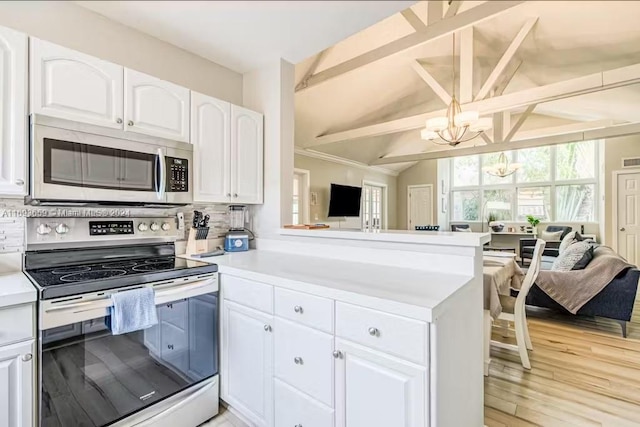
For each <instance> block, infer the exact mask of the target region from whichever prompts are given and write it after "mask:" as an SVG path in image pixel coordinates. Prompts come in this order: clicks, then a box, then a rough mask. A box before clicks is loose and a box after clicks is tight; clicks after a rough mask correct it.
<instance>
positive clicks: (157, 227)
mask: <svg viewBox="0 0 640 427" xmlns="http://www.w3.org/2000/svg"><path fill="white" fill-rule="evenodd" d="M158 230H160V226H159V225H158V223H157V222H152V223H151V231H158Z"/></svg>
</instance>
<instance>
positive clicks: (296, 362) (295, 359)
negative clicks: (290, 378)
mask: <svg viewBox="0 0 640 427" xmlns="http://www.w3.org/2000/svg"><path fill="white" fill-rule="evenodd" d="M293 363H295V364H296V365H302V364H303V362H302V357H294V358H293Z"/></svg>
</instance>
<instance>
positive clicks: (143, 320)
mask: <svg viewBox="0 0 640 427" xmlns="http://www.w3.org/2000/svg"><path fill="white" fill-rule="evenodd" d="M111 304H112V305H111V307H109V314H110V316H108V317H107V318H106V319H105V320H106V323H107V326H108V327H109V329H111V333H112V334H113V335H122V334H126V333H129V332H134V331H139V330H141V329H147V328H150V327H152V326H153V325H156V324H157V323H158V313H157V310H156V302H155V292H154V291H153V288H147V287H144V288H140V289H133V290H130V291H123V292H115V293H113V294H111Z"/></svg>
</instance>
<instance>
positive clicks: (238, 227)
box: [224, 205, 253, 252]
mask: <svg viewBox="0 0 640 427" xmlns="http://www.w3.org/2000/svg"><path fill="white" fill-rule="evenodd" d="M246 211H247V207H246V206H244V205H230V206H229V232H228V233H227V234H226V235H225V237H224V250H225V251H226V252H242V251H248V250H249V240H253V233H252V232H251V230H248V229H247V228H245V226H244V223H245V214H246ZM250 236H251V237H250Z"/></svg>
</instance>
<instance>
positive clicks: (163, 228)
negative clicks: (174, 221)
mask: <svg viewBox="0 0 640 427" xmlns="http://www.w3.org/2000/svg"><path fill="white" fill-rule="evenodd" d="M170 228H171V225H169V223H168V222H163V223H162V230H163V231H169V229H170Z"/></svg>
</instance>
